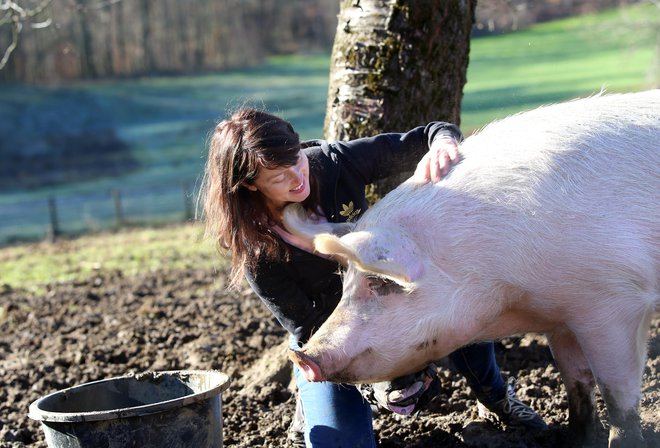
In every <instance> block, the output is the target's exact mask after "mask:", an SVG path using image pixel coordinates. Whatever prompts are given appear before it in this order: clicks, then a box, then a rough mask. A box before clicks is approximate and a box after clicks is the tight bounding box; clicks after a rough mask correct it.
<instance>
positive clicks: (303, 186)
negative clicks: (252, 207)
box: [246, 151, 310, 214]
mask: <svg viewBox="0 0 660 448" xmlns="http://www.w3.org/2000/svg"><path fill="white" fill-rule="evenodd" d="M246 188H248V189H250V190H252V191H259V192H260V193H261V194H263V195H264V197H265V198H266V204H267V205H268V207H269V208H270V209H271V211H273V212H275V213H277V214H279V212H280V211H281V210H282V208H284V206H285V205H286V204H288V203H290V202H302V201H304V200H305V199H307V196H309V191H310V190H309V161H308V159H307V156H306V155H305V153H304V152H303V151H300V152H299V153H298V161H297V162H296V164H295V165H293V166H288V167H281V168H274V169H268V168H263V167H262V168H260V169H259V172H258V174H257V178H256V179H255V180H254V183H253V184H248V185H246Z"/></svg>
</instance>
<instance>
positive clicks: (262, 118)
mask: <svg viewBox="0 0 660 448" xmlns="http://www.w3.org/2000/svg"><path fill="white" fill-rule="evenodd" d="M300 150H301V149H300V138H299V137H298V134H297V133H296V132H295V131H294V130H293V127H292V126H291V124H290V123H289V122H288V121H286V120H283V119H281V118H279V117H276V116H274V115H271V114H269V113H267V112H264V111H261V110H258V109H252V108H245V109H240V110H238V111H237V112H235V113H233V114H232V115H231V117H229V118H228V119H226V120H224V121H221V122H220V123H218V124H217V125H216V127H215V130H214V131H213V134H212V135H211V138H210V141H209V147H208V155H207V160H206V167H205V170H204V177H203V180H202V185H201V188H200V196H199V200H198V204H201V205H203V209H204V221H205V224H206V236H208V237H210V238H212V239H213V240H214V241H215V242H216V244H217V247H218V250H220V251H221V252H222V251H229V253H230V254H231V278H230V286H231V287H237V286H238V285H239V283H240V281H241V278H242V277H243V274H244V272H245V269H246V268H247V269H254V268H255V266H256V263H257V261H258V260H259V258H260V257H265V258H266V259H269V260H273V261H276V260H281V259H284V258H286V257H287V256H288V251H287V250H286V246H285V245H284V244H283V242H282V240H281V239H280V238H279V237H278V236H277V235H276V234H274V233H273V232H272V231H271V230H270V228H269V223H271V222H274V221H275V220H274V217H273V216H272V215H271V213H270V211H269V209H268V207H266V203H265V202H264V197H263V195H262V194H261V193H260V192H258V191H251V190H249V189H248V188H246V187H245V184H252V183H253V182H254V180H255V179H256V177H257V174H258V171H259V168H261V167H263V168H267V169H272V168H277V167H288V166H293V165H295V164H296V162H297V160H298V153H299V151H300ZM309 184H310V195H309V197H308V198H307V199H306V200H305V201H304V202H303V204H302V205H303V206H304V207H305V208H307V209H309V210H317V209H318V205H319V193H318V191H319V188H318V182H317V179H316V176H315V175H314V168H313V164H312V161H311V160H310V173H309Z"/></svg>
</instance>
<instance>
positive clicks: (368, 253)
mask: <svg viewBox="0 0 660 448" xmlns="http://www.w3.org/2000/svg"><path fill="white" fill-rule="evenodd" d="M314 247H315V249H316V250H317V251H318V252H321V253H324V254H331V255H339V256H341V257H342V258H344V259H346V260H348V261H351V262H353V263H354V264H355V266H356V267H357V268H358V269H359V270H361V271H363V272H370V273H375V274H378V275H380V276H382V277H386V278H389V279H391V280H393V281H395V282H396V283H398V284H400V285H401V286H403V287H404V288H407V289H412V288H414V286H415V283H416V282H417V281H418V280H419V279H420V278H421V277H422V275H423V274H424V264H423V261H422V260H423V258H422V257H421V256H420V255H419V253H418V250H417V245H416V244H415V242H414V241H412V240H411V239H409V238H408V237H406V236H405V235H403V234H401V233H400V232H391V231H389V230H387V229H373V230H372V231H370V232H366V231H360V232H353V233H349V234H346V235H345V236H344V237H342V238H337V237H336V236H332V235H318V236H317V237H316V238H315V239H314Z"/></svg>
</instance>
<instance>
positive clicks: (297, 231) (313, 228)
mask: <svg viewBox="0 0 660 448" xmlns="http://www.w3.org/2000/svg"><path fill="white" fill-rule="evenodd" d="M282 221H283V223H284V227H286V230H288V231H289V232H291V233H292V234H293V235H295V236H297V237H298V238H302V239H304V240H306V241H308V242H310V243H312V242H313V241H314V237H315V236H316V235H318V234H320V233H330V234H333V235H337V236H342V235H345V234H346V233H348V232H350V231H352V230H353V229H354V228H355V224H354V223H349V222H345V223H330V222H321V221H318V220H315V219H313V217H311V216H310V214H309V213H308V212H307V211H305V209H304V208H303V207H302V206H301V205H300V204H298V203H293V204H289V205H287V206H286V207H285V208H284V212H283V213H282Z"/></svg>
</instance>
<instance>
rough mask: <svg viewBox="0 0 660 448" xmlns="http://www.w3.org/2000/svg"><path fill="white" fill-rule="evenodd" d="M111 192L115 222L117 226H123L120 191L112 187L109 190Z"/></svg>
mask: <svg viewBox="0 0 660 448" xmlns="http://www.w3.org/2000/svg"><path fill="white" fill-rule="evenodd" d="M110 193H111V194H112V201H113V202H114V204H115V221H116V222H117V227H123V226H124V224H125V221H124V211H123V210H122V207H121V193H120V192H119V190H116V189H112V190H111V191H110Z"/></svg>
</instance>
